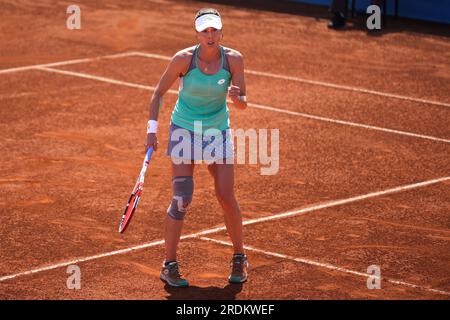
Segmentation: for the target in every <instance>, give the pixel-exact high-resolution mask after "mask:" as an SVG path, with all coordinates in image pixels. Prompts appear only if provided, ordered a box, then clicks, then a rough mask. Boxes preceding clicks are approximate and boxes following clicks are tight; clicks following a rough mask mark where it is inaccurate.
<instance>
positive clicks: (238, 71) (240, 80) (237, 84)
mask: <svg viewBox="0 0 450 320" xmlns="http://www.w3.org/2000/svg"><path fill="white" fill-rule="evenodd" d="M230 61H232V63H231V65H230V67H231V76H232V78H231V81H232V85H231V86H230V89H229V91H228V95H229V97H230V98H231V100H232V101H233V104H234V105H235V106H236V108H238V109H245V108H247V101H242V100H241V99H240V98H239V97H240V96H245V95H246V94H245V92H246V88H245V78H244V57H243V56H242V55H241V54H239V53H237V54H234V55H233V58H232V59H230Z"/></svg>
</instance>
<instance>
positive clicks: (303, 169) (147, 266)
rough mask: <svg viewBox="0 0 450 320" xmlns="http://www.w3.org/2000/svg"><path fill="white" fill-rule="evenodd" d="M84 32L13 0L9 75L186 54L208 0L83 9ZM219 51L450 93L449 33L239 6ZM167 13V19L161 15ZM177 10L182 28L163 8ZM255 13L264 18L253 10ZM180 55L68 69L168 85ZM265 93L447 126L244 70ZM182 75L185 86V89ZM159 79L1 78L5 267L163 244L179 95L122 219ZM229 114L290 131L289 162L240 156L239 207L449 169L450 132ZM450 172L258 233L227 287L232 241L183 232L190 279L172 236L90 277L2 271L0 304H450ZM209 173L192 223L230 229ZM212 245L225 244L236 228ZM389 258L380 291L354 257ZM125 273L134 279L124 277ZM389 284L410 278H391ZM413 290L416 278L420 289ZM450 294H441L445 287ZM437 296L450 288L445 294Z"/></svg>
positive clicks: (350, 95)
mask: <svg viewBox="0 0 450 320" xmlns="http://www.w3.org/2000/svg"><path fill="white" fill-rule="evenodd" d="M80 6H81V10H82V29H81V30H77V31H69V30H67V29H66V28H65V19H66V14H65V9H66V8H65V7H64V5H53V4H52V2H51V1H47V2H46V1H42V4H40V5H36V4H32V2H31V1H30V3H26V2H21V4H20V5H18V4H15V2H13V1H11V2H7V1H4V2H3V3H2V4H1V5H0V9H1V10H2V12H6V15H5V19H2V21H1V22H0V26H1V27H2V30H5V32H2V33H1V35H0V41H1V43H2V44H5V45H3V46H2V51H1V52H0V69H8V68H13V67H20V66H27V65H35V64H43V63H51V62H57V61H65V60H72V59H78V58H93V57H97V56H104V55H110V54H114V53H121V52H128V51H139V52H147V53H153V54H160V55H164V56H172V55H173V54H174V53H175V52H176V51H178V50H180V49H182V48H184V47H187V46H190V45H192V44H194V43H195V37H194V33H193V30H192V26H191V24H192V17H193V15H194V14H195V12H196V10H198V9H199V8H201V7H203V6H205V3H200V2H181V1H177V2H171V1H146V2H141V1H135V2H133V4H128V3H125V2H123V3H120V2H119V1H108V3H106V1H105V2H102V1H99V2H96V4H95V5H93V4H91V3H90V2H86V3H83V4H81V5H80ZM218 9H219V10H220V12H221V13H222V15H223V19H224V24H225V37H224V41H223V45H225V46H229V47H232V48H235V49H237V50H239V51H241V52H242V53H243V54H244V55H245V59H246V67H247V68H248V69H250V70H257V71H264V72H270V73H273V74H279V75H290V76H296V77H301V78H304V79H310V80H317V81H322V82H327V83H333V84H341V85H347V86H352V87H357V88H367V89H370V90H377V91H380V92H386V93H393V94H398V95H403V96H407V97H411V98H418V99H428V100H433V101H437V102H441V103H447V104H448V103H450V97H449V95H448V92H450V85H449V83H450V81H449V78H450V76H449V74H450V63H449V61H450V59H449V54H448V52H449V49H450V42H449V38H446V37H441V36H433V35H425V34H417V33H412V32H402V33H387V34H383V35H382V36H380V37H368V36H367V35H366V33H365V32H364V31H362V30H348V31H344V32H333V31H329V30H327V29H326V20H324V19H319V20H316V19H313V18H311V17H308V16H299V15H290V14H282V13H274V12H270V11H260V10H256V9H253V10H251V9H244V8H238V7H232V6H224V5H223V6H218ZM163 11H164V13H163ZM168 14H169V15H171V16H174V17H177V19H176V22H175V21H174V22H167V20H166V19H165V18H164V17H165V16H167V15H168ZM248 17H252V19H251V20H250V23H248V22H247V21H248V20H246V18H248ZM166 65H167V61H166V60H160V59H151V58H144V57H138V56H128V57H121V58H115V59H101V60H95V61H90V62H86V63H80V64H71V65H65V66H57V67H55V68H56V69H58V70H67V71H73V72H79V73H83V74H86V75H91V76H101V77H106V78H111V79H115V80H120V81H125V82H129V83H134V84H141V85H146V86H155V85H156V83H157V81H158V79H159V77H160V75H161V73H162V72H163V70H164V68H165V67H166ZM246 80H247V91H248V93H247V95H248V97H249V100H250V102H252V103H257V104H262V105H267V106H270V107H274V108H278V109H285V110H291V111H297V112H303V113H307V114H312V115H319V116H323V117H327V118H332V119H337V120H345V121H350V122H355V123H360V124H365V125H371V126H377V127H383V128H387V129H396V130H401V131H406V132H411V133H415V134H420V135H427V136H432V137H436V138H441V139H447V140H448V139H450V131H449V126H448V124H449V123H450V107H447V106H444V105H431V104H427V103H420V102H414V101H408V100H400V99H396V98H390V97H386V96H376V95H370V94H366V93H361V92H349V91H346V90H342V89H333V88H326V87H323V86H318V85H310V84H305V83H300V82H296V81H292V80H281V79H276V78H270V77H265V76H259V75H247V78H246ZM176 88H177V84H175V85H174V89H176ZM151 94H152V92H151V91H149V90H145V89H138V88H132V87H127V86H124V85H117V84H110V83H106V82H102V81H98V80H93V79H84V78H80V77H76V76H70V75H63V74H58V73H52V72H48V71H44V70H23V71H17V72H11V73H1V71H0V147H1V149H2V154H1V158H0V159H1V163H2V166H1V168H0V194H1V197H0V213H1V216H2V223H1V224H0V237H1V243H2V245H1V247H0V257H1V259H0V279H1V278H2V277H4V276H7V275H13V274H17V273H21V272H26V271H29V270H33V269H36V268H42V267H46V266H52V265H54V264H58V263H63V262H66V261H71V260H73V259H77V258H82V257H88V256H92V255H97V254H101V253H106V252H110V251H114V250H118V249H125V248H129V247H132V246H135V245H139V244H142V243H147V242H153V241H158V240H161V239H162V238H163V219H164V217H165V210H166V208H167V205H168V203H169V200H170V198H171V186H170V160H169V159H168V158H167V157H166V156H165V155H164V153H165V146H166V143H167V128H168V122H169V119H170V113H171V111H172V108H173V105H174V103H175V101H176V95H173V94H167V95H166V96H165V98H164V107H163V108H162V110H161V113H160V123H161V125H160V133H159V139H160V146H161V149H160V150H158V152H157V153H155V155H154V157H153V159H152V162H151V165H150V168H149V171H148V174H147V179H146V184H145V187H144V195H143V198H142V201H141V203H140V205H139V208H138V211H137V213H136V216H135V218H134V219H133V221H132V223H131V225H130V226H129V228H128V229H127V231H126V232H125V234H123V235H120V234H118V233H117V227H118V222H119V219H120V216H121V213H122V210H123V207H124V205H125V204H126V200H127V199H128V196H129V192H130V191H131V188H132V186H133V185H134V182H135V179H136V177H137V174H138V172H139V167H140V164H141V161H142V158H143V147H142V144H143V142H144V138H145V133H144V131H145V124H146V121H147V116H148V110H147V108H148V103H149V100H150V97H151ZM230 108H231V123H232V127H234V128H243V129H249V128H255V129H259V128H268V129H271V128H272V129H273V128H277V129H279V130H280V168H279V172H278V173H277V174H276V175H271V176H262V175H260V169H261V167H262V165H237V166H236V169H235V172H236V194H237V198H238V200H239V203H240V206H241V208H242V210H243V216H244V219H257V218H260V217H267V216H272V215H275V214H279V213H283V212H288V211H293V210H297V209H300V208H304V207H313V206H315V205H318V204H322V203H325V202H327V201H333V200H339V199H347V198H351V197H354V196H358V195H364V194H368V193H371V192H376V191H382V190H387V189H390V188H395V187H398V186H404V185H410V184H414V183H418V182H422V181H427V180H432V179H437V178H443V177H449V176H450V160H449V159H450V143H448V142H442V141H432V140H427V139H423V138H419V137H410V136H405V135H400V134H395V133H389V132H383V131H379V130H368V129H364V128H357V127H352V126H348V125H344V124H335V123H329V122H324V121H319V120H312V119H306V118H304V117H301V116H298V115H289V114H285V113H280V112H275V111H269V110H260V109H254V108H250V107H249V108H248V109H247V110H245V111H239V110H235V109H234V108H233V107H232V106H230ZM449 181H450V180H447V181H444V182H439V183H436V184H433V185H428V186H422V187H417V188H414V189H411V190H405V191H402V192H399V193H390V194H386V195H381V196H377V197H373V198H370V199H366V200H361V201H358V202H353V203H349V204H344V205H340V206H333V207H330V208H326V209H317V210H313V211H310V212H308V213H306V214H301V215H298V216H295V217H289V218H282V219H279V220H271V221H266V222H258V223H255V224H251V225H248V226H245V227H244V231H245V240H246V244H248V245H250V246H252V247H255V248H257V249H259V250H263V251H267V252H266V253H263V252H256V251H248V255H249V259H250V264H251V268H250V271H249V272H250V280H249V282H247V283H246V284H244V285H243V286H230V285H228V284H227V282H226V277H227V273H228V271H229V270H228V268H229V260H230V255H231V249H230V247H228V246H225V245H223V244H218V243H213V242H207V241H204V240H201V239H198V238H197V239H186V240H183V241H182V242H181V244H180V261H181V262H182V271H183V273H184V274H185V275H186V276H187V277H188V278H189V280H190V282H191V284H192V287H191V288H189V289H186V290H179V289H171V288H169V287H167V286H164V284H163V283H162V282H161V281H160V280H159V279H158V275H159V271H160V265H161V262H162V259H163V246H162V245H155V246H152V247H149V248H146V249H143V250H139V251H135V252H132V253H125V254H121V255H114V256H108V257H103V258H99V259H94V260H91V261H86V262H80V263H78V264H77V265H78V266H80V268H81V272H82V282H81V285H82V288H81V290H68V289H67V288H66V280H67V277H68V274H66V267H65V266H62V267H59V268H55V269H52V270H48V271H40V272H37V273H34V274H32V275H20V276H17V277H15V278H12V279H1V281H0V298H2V299H448V298H449V297H450V274H449V271H448V270H450V254H449V252H450V214H449V213H450V202H449V194H450V182H449ZM213 188H214V185H213V180H212V178H211V177H210V176H209V174H208V172H207V170H206V167H205V166H198V167H197V168H196V172H195V194H194V202H193V206H192V210H191V212H190V213H189V215H188V217H187V219H186V224H185V228H184V234H191V233H195V232H198V231H201V230H208V229H212V228H214V227H217V226H222V225H223V214H222V212H221V209H220V207H219V205H218V204H217V201H216V199H215V196H214V189H213ZM207 237H208V238H212V239H220V240H225V241H227V242H228V241H229V240H228V237H227V235H226V233H225V232H217V233H215V234H209V235H207ZM270 252H272V253H279V254H282V255H288V256H290V257H294V258H301V259H307V260H308V261H311V262H320V263H325V264H327V263H328V264H330V265H332V266H333V267H336V268H337V267H341V268H344V269H345V270H349V271H357V272H360V273H365V272H366V270H367V267H368V266H369V265H379V266H380V267H381V272H382V277H385V280H384V278H383V281H382V289H381V290H368V289H367V287H366V278H365V277H363V276H358V275H355V274H351V273H347V272H345V271H343V270H336V269H334V270H333V269H330V268H324V267H319V266H315V265H311V264H305V263H300V262H296V261H293V260H291V259H289V258H286V257H285V258H282V257H273V256H271V255H270ZM119 279H120V280H119ZM389 280H397V281H403V282H405V283H407V284H399V283H397V284H395V283H393V282H392V281H391V282H389ZM410 285H416V286H417V287H412V286H410ZM433 289H435V291H433ZM436 290H439V292H438V291H436Z"/></svg>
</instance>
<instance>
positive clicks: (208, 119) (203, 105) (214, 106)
mask: <svg viewBox="0 0 450 320" xmlns="http://www.w3.org/2000/svg"><path fill="white" fill-rule="evenodd" d="M198 48H199V46H198V45H197V47H196V48H195V49H194V54H193V57H192V62H191V65H190V67H189V70H188V72H187V73H186V74H185V75H184V76H183V77H181V78H180V87H179V92H178V100H177V102H176V104H175V108H174V109H173V112H172V118H171V120H172V122H173V123H174V124H176V125H177V126H180V127H182V128H185V129H187V130H190V131H194V121H202V131H205V130H207V129H210V128H215V129H219V130H225V129H228V128H229V127H230V119H229V113H230V111H229V109H228V107H227V102H226V98H227V92H228V86H229V85H230V81H231V73H230V72H229V71H228V70H226V68H227V67H228V63H227V60H226V57H225V51H224V49H223V47H222V46H220V59H221V67H220V69H219V71H217V72H216V73H215V74H211V75H209V74H205V73H203V72H202V71H201V70H200V69H199V68H198V64H197V53H198ZM228 69H229V67H228Z"/></svg>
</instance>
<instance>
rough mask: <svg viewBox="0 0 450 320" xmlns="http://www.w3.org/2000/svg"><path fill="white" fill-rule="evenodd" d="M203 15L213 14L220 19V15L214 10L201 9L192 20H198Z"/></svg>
mask: <svg viewBox="0 0 450 320" xmlns="http://www.w3.org/2000/svg"><path fill="white" fill-rule="evenodd" d="M205 14H213V15H216V16H218V17H220V13H219V11H217V10H216V9H214V8H202V9H200V10H198V12H197V14H196V15H195V19H194V20H197V18H199V17H201V16H204V15H205Z"/></svg>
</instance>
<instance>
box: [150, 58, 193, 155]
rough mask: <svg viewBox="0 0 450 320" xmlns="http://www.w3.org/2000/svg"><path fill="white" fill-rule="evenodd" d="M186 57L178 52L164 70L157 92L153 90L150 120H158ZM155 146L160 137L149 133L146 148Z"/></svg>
mask: <svg viewBox="0 0 450 320" xmlns="http://www.w3.org/2000/svg"><path fill="white" fill-rule="evenodd" d="M185 61H186V60H185V57H184V56H183V55H182V54H179V53H177V54H176V55H175V56H174V57H173V58H172V60H171V61H170V63H169V65H168V66H167V68H166V70H165V71H164V73H163V75H162V76H161V79H160V80H159V82H158V85H157V86H156V89H155V92H153V96H152V99H151V102H150V109H149V119H150V120H155V121H157V120H158V115H159V110H160V108H161V106H162V101H163V96H164V94H165V93H166V92H167V91H168V90H169V89H170V87H171V86H172V85H173V83H174V82H175V80H176V79H177V78H178V76H179V75H180V73H182V71H183V68H184V65H185ZM151 146H153V148H154V150H157V148H158V139H157V137H156V133H148V134H147V142H146V144H145V147H146V149H147V148H149V147H151Z"/></svg>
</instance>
